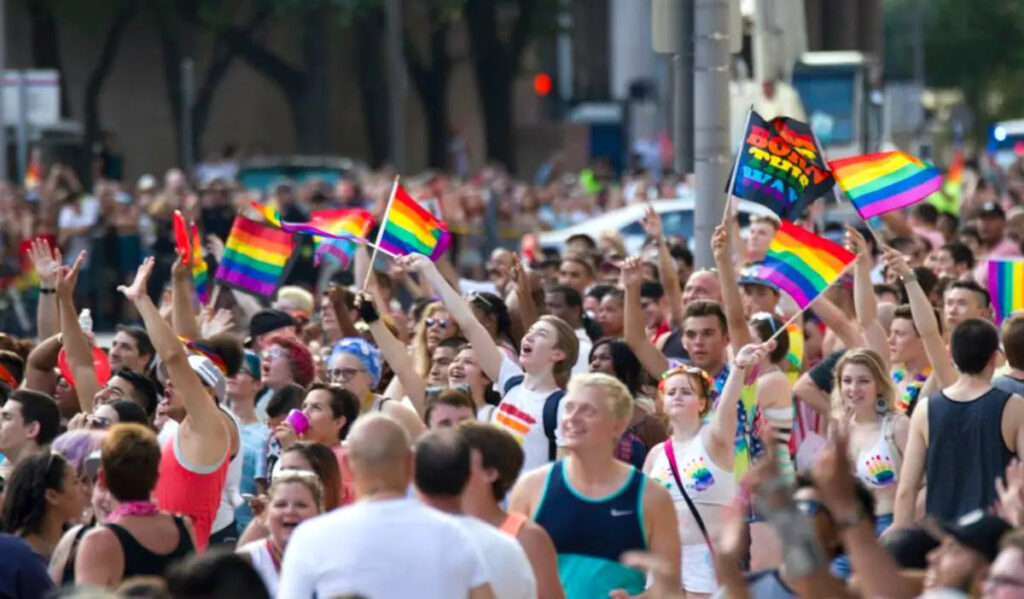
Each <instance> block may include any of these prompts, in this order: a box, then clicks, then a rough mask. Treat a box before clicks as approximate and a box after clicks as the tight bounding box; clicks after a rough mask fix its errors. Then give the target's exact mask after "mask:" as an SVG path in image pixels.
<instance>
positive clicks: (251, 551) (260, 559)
mask: <svg viewBox="0 0 1024 599" xmlns="http://www.w3.org/2000/svg"><path fill="white" fill-rule="evenodd" d="M235 553H245V554H246V555H248V556H249V561H250V562H252V567H253V569H254V570H256V571H257V572H259V575H260V578H262V579H263V584H264V585H266V587H267V593H268V594H269V595H270V596H271V597H277V581H278V575H277V570H276V569H275V568H274V559H273V558H272V557H270V552H269V551H267V540H266V539H260V540H258V541H252V542H249V543H246V544H245V545H242V546H241V547H239V548H238V549H236V550H235Z"/></svg>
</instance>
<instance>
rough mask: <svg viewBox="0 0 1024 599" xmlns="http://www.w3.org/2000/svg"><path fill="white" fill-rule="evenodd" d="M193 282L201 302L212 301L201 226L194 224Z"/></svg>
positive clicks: (204, 303)
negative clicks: (200, 230)
mask: <svg viewBox="0 0 1024 599" xmlns="http://www.w3.org/2000/svg"><path fill="white" fill-rule="evenodd" d="M192 282H193V283H195V286H196V295H198V296H199V303H201V304H203V305H206V303H207V302H209V301H210V286H209V269H208V268H207V267H206V260H205V259H203V243H202V238H201V237H200V236H199V227H197V226H196V225H195V224H194V223H193V224H192Z"/></svg>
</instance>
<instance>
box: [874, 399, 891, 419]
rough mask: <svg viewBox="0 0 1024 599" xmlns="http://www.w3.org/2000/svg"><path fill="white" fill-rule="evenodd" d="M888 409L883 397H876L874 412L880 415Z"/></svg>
mask: <svg viewBox="0 0 1024 599" xmlns="http://www.w3.org/2000/svg"><path fill="white" fill-rule="evenodd" d="M888 411H889V405H888V404H887V403H886V402H885V398H884V397H882V396H881V395H879V396H878V399H876V400H875V412H877V413H878V415H879V416H881V415H883V414H885V413H886V412H888Z"/></svg>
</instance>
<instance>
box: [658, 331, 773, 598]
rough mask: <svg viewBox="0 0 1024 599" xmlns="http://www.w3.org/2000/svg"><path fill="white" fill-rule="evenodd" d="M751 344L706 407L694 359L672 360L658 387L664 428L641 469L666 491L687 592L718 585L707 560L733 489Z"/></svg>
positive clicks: (755, 354) (753, 353)
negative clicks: (668, 430) (665, 434)
mask: <svg viewBox="0 0 1024 599" xmlns="http://www.w3.org/2000/svg"><path fill="white" fill-rule="evenodd" d="M766 353H767V352H766V350H765V348H763V347H762V346H759V345H748V346H745V347H744V348H742V349H741V350H740V352H739V353H738V354H737V356H736V358H735V360H734V361H733V364H732V369H731V370H730V372H729V378H728V379H727V380H726V382H725V386H724V387H723V388H722V392H721V394H720V395H719V397H718V405H717V407H716V408H715V409H712V385H713V383H712V381H711V377H709V376H708V374H707V373H706V372H704V371H703V370H701V369H700V368H697V367H695V366H677V367H675V368H673V369H671V370H669V371H668V372H666V373H665V374H663V375H662V376H661V382H660V383H659V384H658V388H659V390H660V392H661V396H662V402H663V404H664V409H665V412H666V413H667V414H668V417H669V420H670V422H671V425H672V435H671V436H670V437H669V438H668V439H667V440H666V441H665V442H664V443H660V444H658V445H656V446H655V447H654V448H652V449H651V452H650V453H649V454H648V455H647V461H646V463H645V464H644V472H645V473H646V474H647V475H648V476H650V477H651V478H652V479H653V480H654V481H656V482H657V483H659V484H661V485H663V486H664V487H665V489H667V490H668V492H669V495H670V496H671V497H672V502H673V504H674V505H675V510H676V515H677V518H678V522H679V533H678V534H679V541H680V543H681V546H682V555H681V557H682V560H683V561H682V566H681V569H680V572H681V574H682V579H681V580H682V582H681V588H682V589H683V590H684V591H685V592H686V596H687V597H708V596H710V594H711V593H714V592H715V591H716V590H717V589H718V583H717V582H716V580H715V571H714V567H713V565H712V564H713V560H712V559H711V557H712V555H713V553H714V549H713V547H714V545H715V544H716V543H717V542H718V541H717V539H718V536H719V532H720V520H721V514H722V511H723V509H724V508H725V506H727V505H729V504H730V503H731V502H732V501H733V499H734V498H735V497H736V477H735V476H734V474H733V467H734V464H735V458H736V454H735V445H734V442H735V437H736V420H737V416H736V414H737V410H736V405H737V404H738V403H739V399H740V392H741V390H742V389H743V383H744V380H745V379H746V377H747V375H748V374H749V372H750V370H751V369H752V368H753V367H754V366H756V365H757V364H759V363H760V361H761V359H762V358H763V356H764V355H765V354H766Z"/></svg>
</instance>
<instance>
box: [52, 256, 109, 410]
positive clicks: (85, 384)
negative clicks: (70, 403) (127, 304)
mask: <svg viewBox="0 0 1024 599" xmlns="http://www.w3.org/2000/svg"><path fill="white" fill-rule="evenodd" d="M84 260H85V252H81V253H79V254H78V258H76V259H75V263H74V264H73V265H72V266H71V268H68V267H66V266H62V267H60V274H59V275H58V277H57V297H58V302H60V328H61V336H62V338H63V341H64V352H65V353H66V354H67V357H68V367H69V368H70V369H71V375H72V376H73V377H75V394H76V395H77V396H78V405H80V406H81V407H82V411H83V412H85V413H86V414H91V413H92V408H93V405H92V398H93V396H95V395H96V392H97V391H99V390H100V384H99V382H98V381H97V379H96V371H95V370H94V369H93V362H92V342H91V341H89V338H88V337H86V336H85V332H83V331H82V327H81V325H79V324H78V315H77V313H76V312H75V300H74V295H75V284H76V283H77V282H78V273H79V272H80V271H81V269H82V262H83V261H84Z"/></svg>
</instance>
